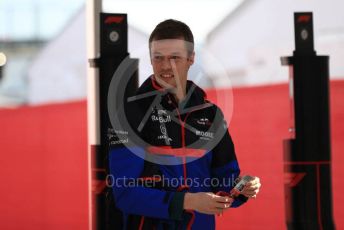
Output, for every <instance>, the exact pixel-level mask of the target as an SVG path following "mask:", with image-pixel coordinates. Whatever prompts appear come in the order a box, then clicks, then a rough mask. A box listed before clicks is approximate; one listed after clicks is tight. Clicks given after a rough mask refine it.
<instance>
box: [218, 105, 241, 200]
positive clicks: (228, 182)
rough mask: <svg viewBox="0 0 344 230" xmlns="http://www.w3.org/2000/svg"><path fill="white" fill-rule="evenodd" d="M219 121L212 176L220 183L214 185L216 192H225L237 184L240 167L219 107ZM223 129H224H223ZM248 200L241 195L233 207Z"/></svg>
mask: <svg viewBox="0 0 344 230" xmlns="http://www.w3.org/2000/svg"><path fill="white" fill-rule="evenodd" d="M217 110H218V111H217V113H218V116H219V117H218V119H217V120H218V122H216V123H217V124H216V129H217V130H218V131H220V132H217V133H219V135H216V136H215V137H216V138H218V139H217V140H220V141H219V143H218V144H217V145H216V146H215V148H214V149H213V158H212V168H211V174H212V178H214V179H216V180H217V181H218V182H219V183H216V185H218V186H214V187H213V191H214V193H219V192H225V193H229V192H230V191H231V189H232V188H233V187H234V186H235V181H236V179H237V178H238V176H239V175H240V168H239V164H238V161H237V158H236V154H235V149H234V144H233V141H232V138H231V136H230V134H229V132H228V128H227V124H226V121H225V119H224V116H223V114H222V112H221V110H220V109H219V108H217ZM221 129H222V130H221ZM246 201H247V198H246V197H245V196H243V195H239V196H238V197H237V198H236V199H235V200H234V202H233V204H232V206H231V207H238V206H240V205H242V204H243V203H244V202H246Z"/></svg>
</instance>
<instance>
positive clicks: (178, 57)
mask: <svg viewBox="0 0 344 230" xmlns="http://www.w3.org/2000/svg"><path fill="white" fill-rule="evenodd" d="M171 59H174V60H177V59H180V56H176V55H174V56H171Z"/></svg>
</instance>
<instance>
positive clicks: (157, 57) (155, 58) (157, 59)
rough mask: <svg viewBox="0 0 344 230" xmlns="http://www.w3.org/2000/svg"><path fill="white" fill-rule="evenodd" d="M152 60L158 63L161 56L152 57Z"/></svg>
mask: <svg viewBox="0 0 344 230" xmlns="http://www.w3.org/2000/svg"><path fill="white" fill-rule="evenodd" d="M153 59H154V60H155V61H160V60H162V56H153Z"/></svg>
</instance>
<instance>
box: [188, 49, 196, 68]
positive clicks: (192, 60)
mask: <svg viewBox="0 0 344 230" xmlns="http://www.w3.org/2000/svg"><path fill="white" fill-rule="evenodd" d="M194 61H195V51H193V52H192V54H190V56H189V57H188V62H189V65H192V64H193V63H194Z"/></svg>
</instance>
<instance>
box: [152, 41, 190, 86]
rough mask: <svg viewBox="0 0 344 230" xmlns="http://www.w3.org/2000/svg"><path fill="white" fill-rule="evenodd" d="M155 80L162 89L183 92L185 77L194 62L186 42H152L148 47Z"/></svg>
mask: <svg viewBox="0 0 344 230" xmlns="http://www.w3.org/2000/svg"><path fill="white" fill-rule="evenodd" d="M150 47H151V48H150V55H151V63H152V66H153V71H154V75H155V79H156V80H157V81H158V83H159V84H160V85H161V86H163V87H164V88H180V87H182V88H183V89H184V90H185V86H186V80H187V75H188V71H189V68H190V66H191V65H192V64H193V62H194V52H192V54H191V55H190V52H188V48H187V47H188V42H186V41H184V40H182V39H165V40H157V41H153V42H152V43H151V46H150Z"/></svg>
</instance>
